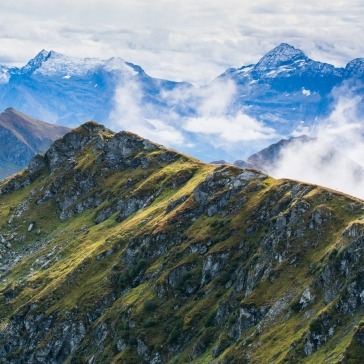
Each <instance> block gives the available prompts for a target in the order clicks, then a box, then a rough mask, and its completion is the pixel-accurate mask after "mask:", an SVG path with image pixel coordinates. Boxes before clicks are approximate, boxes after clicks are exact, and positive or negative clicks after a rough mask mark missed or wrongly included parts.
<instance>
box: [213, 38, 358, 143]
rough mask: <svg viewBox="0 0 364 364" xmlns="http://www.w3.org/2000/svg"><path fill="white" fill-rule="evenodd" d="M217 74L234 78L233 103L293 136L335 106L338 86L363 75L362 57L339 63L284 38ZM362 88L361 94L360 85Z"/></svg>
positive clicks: (354, 81)
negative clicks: (319, 58) (313, 54)
mask: <svg viewBox="0 0 364 364" xmlns="http://www.w3.org/2000/svg"><path fill="white" fill-rule="evenodd" d="M218 80H232V81H234V82H235V83H236V85H237V88H238V93H237V96H236V99H235V108H238V109H240V108H244V110H246V112H247V113H248V114H249V115H251V116H253V117H256V118H257V119H258V120H261V121H263V122H264V123H265V124H266V125H269V126H272V127H274V128H275V130H277V131H278V132H279V133H281V134H282V135H286V136H289V134H290V133H291V132H292V131H293V130H294V129H295V128H297V127H302V126H310V125H312V124H313V123H314V122H315V120H316V119H317V118H320V117H325V116H327V115H328V114H329V113H330V112H331V111H332V107H333V101H334V100H333V95H332V91H333V89H334V88H335V87H338V86H340V85H343V84H344V83H349V85H350V82H352V83H354V84H356V83H357V82H358V81H364V58H359V59H356V60H353V61H351V62H349V63H348V64H347V66H346V67H345V68H336V67H334V66H333V65H330V64H327V63H321V62H317V61H314V60H312V59H310V58H308V57H307V56H306V55H305V54H304V53H303V52H302V51H301V50H299V49H296V48H294V47H292V46H290V45H288V44H285V43H282V44H280V45H279V46H277V47H276V48H274V49H273V50H271V51H270V52H269V53H267V54H266V55H265V56H264V57H263V58H262V59H260V60H259V62H258V63H256V64H252V65H249V66H243V67H241V68H231V69H228V70H227V71H226V72H224V73H223V74H222V75H221V76H219V78H218ZM359 92H360V95H361V96H363V94H364V92H363V89H362V88H361V89H360V90H359ZM362 106H363V105H362Z"/></svg>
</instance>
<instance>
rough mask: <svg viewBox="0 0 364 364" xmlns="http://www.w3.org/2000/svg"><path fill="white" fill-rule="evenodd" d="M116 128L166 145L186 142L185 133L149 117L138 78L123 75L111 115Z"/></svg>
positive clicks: (116, 90) (115, 94) (112, 123)
mask: <svg viewBox="0 0 364 364" xmlns="http://www.w3.org/2000/svg"><path fill="white" fill-rule="evenodd" d="M109 120H110V126H111V128H112V129H114V130H127V131H132V132H134V133H137V134H139V135H140V136H142V137H144V138H148V139H151V140H152V141H154V142H157V143H161V144H165V145H166V146H179V145H181V144H183V143H184V142H185V139H184V136H183V134H182V133H181V132H180V131H179V130H177V129H176V128H175V127H173V125H171V124H168V123H167V122H165V121H163V120H158V119H150V118H147V116H146V114H145V104H144V102H143V93H142V91H141V88H140V85H139V83H138V81H137V79H136V78H134V77H133V76H132V75H125V74H124V75H122V76H121V77H120V81H119V83H118V86H117V87H116V89H115V93H114V109H113V110H112V112H111V113H110V115H109Z"/></svg>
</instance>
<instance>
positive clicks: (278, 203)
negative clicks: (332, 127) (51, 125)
mask: <svg viewBox="0 0 364 364" xmlns="http://www.w3.org/2000/svg"><path fill="white" fill-rule="evenodd" d="M0 201H1V203H0V214H1V217H2V218H1V225H0V239H1V240H0V255H1V260H0V262H1V263H0V278H1V279H0V361H1V362H3V363H14V364H17V363H47V364H48V363H128V364H133V363H153V364H157V363H176V364H177V363H181V364H182V363H216V364H217V363H224V364H228V363H236V364H237V363H262V364H264V363H271V364H274V363H362V362H363V360H364V354H363V353H364V350H363V349H364V323H363V315H364V296H363V292H364V274H363V264H364V261H363V259H364V258H363V257H364V254H363V250H364V224H363V221H364V220H363V219H364V204H363V201H362V200H359V199H356V198H353V197H349V196H346V195H344V194H340V193H336V192H333V191H331V190H327V189H325V188H322V187H318V186H314V185H310V184H305V183H301V182H297V181H292V180H276V179H274V178H272V177H269V176H268V175H266V174H264V173H262V172H259V171H257V170H254V169H241V168H238V167H236V166H232V165H219V166H216V165H211V164H204V163H202V162H200V161H198V160H196V159H194V158H191V157H188V156H186V155H183V154H180V153H178V152H176V151H174V150H170V149H168V148H166V147H163V146H161V145H158V144H156V143H154V142H151V141H149V140H147V139H144V138H142V137H140V136H138V135H136V134H133V133H129V132H125V131H123V132H119V133H114V132H112V131H111V130H110V129H108V128H106V127H105V126H103V125H100V124H97V123H95V122H88V123H85V124H83V125H81V126H79V127H78V128H76V129H74V130H72V131H70V132H69V133H67V134H66V135H64V136H63V137H62V138H61V139H58V140H56V141H55V142H54V143H52V145H51V146H50V148H49V149H48V150H47V151H46V153H45V154H42V155H37V156H35V157H34V158H33V159H32V160H31V162H30V164H29V165H28V167H27V169H25V170H23V171H22V172H21V173H19V174H17V175H15V176H13V177H12V178H9V179H7V180H5V181H3V182H0Z"/></svg>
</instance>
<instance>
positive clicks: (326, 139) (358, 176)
mask: <svg viewBox="0 0 364 364" xmlns="http://www.w3.org/2000/svg"><path fill="white" fill-rule="evenodd" d="M335 93H336V98H337V103H336V107H335V109H334V110H333V112H332V113H331V115H330V116H329V117H328V118H327V119H326V120H322V121H320V122H319V123H318V124H317V127H316V128H315V129H314V130H312V131H311V134H310V136H311V137H313V138H314V139H313V140H311V141H309V142H307V141H302V140H300V139H297V140H296V141H295V142H293V143H290V144H288V145H287V146H286V147H285V148H283V149H282V151H281V153H280V157H279V159H278V161H277V162H276V163H275V164H274V165H272V166H271V167H270V168H268V172H269V173H270V174H271V175H273V176H274V177H277V178H282V177H284V178H292V179H297V180H301V181H305V182H310V183H315V184H318V185H322V186H325V187H329V188H332V189H335V190H339V191H342V192H345V193H348V194H351V195H354V196H357V197H359V198H362V199H364V164H363V162H364V159H363V156H364V131H363V123H364V118H363V116H362V115H360V113H359V112H358V108H359V105H360V104H361V103H362V102H363V99H362V97H358V96H353V94H352V93H351V91H350V88H348V87H344V88H340V89H338V90H336V92H335Z"/></svg>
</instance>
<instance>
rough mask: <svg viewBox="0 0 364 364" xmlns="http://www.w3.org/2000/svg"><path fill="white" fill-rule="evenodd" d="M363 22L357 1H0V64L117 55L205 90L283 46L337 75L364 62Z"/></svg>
mask: <svg viewBox="0 0 364 364" xmlns="http://www.w3.org/2000/svg"><path fill="white" fill-rule="evenodd" d="M363 14H364V1H362V0H346V1H343V0H335V1H327V0H321V1H313V0H306V1H304V2H303V1H296V0H280V1H276V0H274V1H273V0H255V1H241V0H240V1H239V0H225V1H221V0H194V1H192V0H184V1H183V2H182V1H177V0H155V1H151V0H149V1H146V0H123V1H116V0H113V1H111V0H104V1H97V0H88V1H85V0H77V1H75V0H73V1H69V0H62V1H58V0H55V1H51V2H50V1H44V0H18V1H14V0H11V1H10V0H2V1H1V4H0V24H1V25H0V64H15V65H22V64H24V63H26V62H27V60H29V59H30V58H32V57H34V55H35V54H36V53H38V51H40V50H41V49H43V48H45V49H47V50H55V51H58V52H61V53H64V54H66V55H69V56H76V57H102V58H108V57H112V56H120V57H122V58H124V59H125V60H127V61H131V62H134V63H137V64H140V65H142V66H143V68H144V69H145V70H146V71H147V72H148V73H149V74H151V75H152V76H155V77H163V78H168V79H174V80H185V81H190V82H192V83H195V84H203V83H205V82H208V81H210V80H211V79H213V78H214V77H215V76H216V75H218V74H219V73H221V72H223V71H224V70H225V69H226V68H228V67H239V66H242V65H246V64H249V63H255V62H257V60H258V59H259V58H260V57H261V56H263V55H264V54H265V53H266V52H268V51H269V50H270V49H272V48H273V47H275V46H276V45H278V44H279V43H281V42H286V43H290V44H292V45H294V46H295V47H297V48H300V49H302V50H303V51H304V52H305V53H306V54H307V55H308V56H310V57H311V58H313V59H316V60H320V61H325V62H330V63H333V64H335V65H337V66H344V65H345V64H346V63H347V62H348V61H349V60H351V59H353V58H358V57H364V17H363V16H362V15H363Z"/></svg>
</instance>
